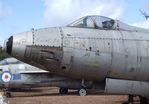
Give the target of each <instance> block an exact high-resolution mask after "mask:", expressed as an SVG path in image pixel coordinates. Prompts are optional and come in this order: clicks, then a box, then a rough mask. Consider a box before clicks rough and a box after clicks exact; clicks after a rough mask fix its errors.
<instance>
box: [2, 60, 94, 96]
mask: <svg viewBox="0 0 149 104" xmlns="http://www.w3.org/2000/svg"><path fill="white" fill-rule="evenodd" d="M9 74H10V76H8V75H9ZM9 77H10V79H9ZM8 79H9V80H8ZM72 82H73V83H72ZM94 85H95V84H94ZM52 86H53V87H60V88H65V89H66V90H68V89H74V90H76V89H80V88H81V81H80V80H75V79H70V78H66V77H62V76H57V75H54V74H52V73H50V72H48V71H44V70H42V69H39V68H36V67H33V66H31V65H28V64H25V63H23V62H20V61H18V60H17V59H14V58H6V59H4V60H2V61H0V88H1V89H8V90H10V91H11V89H23V88H35V87H52ZM85 86H86V88H87V89H89V88H92V87H93V84H92V83H91V82H89V81H88V82H86V83H85ZM60 93H61V92H60ZM61 94H62V93H61ZM65 94H66V93H65Z"/></svg>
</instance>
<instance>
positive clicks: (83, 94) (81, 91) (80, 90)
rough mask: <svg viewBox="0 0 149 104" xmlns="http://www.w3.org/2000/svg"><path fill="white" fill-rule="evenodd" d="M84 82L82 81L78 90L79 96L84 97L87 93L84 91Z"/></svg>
mask: <svg viewBox="0 0 149 104" xmlns="http://www.w3.org/2000/svg"><path fill="white" fill-rule="evenodd" d="M84 82H85V81H84V79H82V83H81V85H82V88H81V89H79V90H78V93H79V95H80V96H86V95H87V91H86V89H85V83H84Z"/></svg>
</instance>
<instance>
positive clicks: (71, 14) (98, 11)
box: [43, 0, 124, 26]
mask: <svg viewBox="0 0 149 104" xmlns="http://www.w3.org/2000/svg"><path fill="white" fill-rule="evenodd" d="M43 1H44V5H45V11H44V21H45V23H46V24H47V25H48V26H59V25H67V24H68V23H70V22H72V21H74V20H76V19H77V18H80V17H82V16H86V15H104V16H108V17H112V18H116V19H118V18H120V17H121V16H122V14H123V11H124V2H123V0H119V1H117V0H43Z"/></svg>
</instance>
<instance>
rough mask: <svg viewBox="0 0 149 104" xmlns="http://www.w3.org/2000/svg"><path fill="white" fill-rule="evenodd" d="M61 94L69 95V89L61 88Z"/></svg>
mask: <svg viewBox="0 0 149 104" xmlns="http://www.w3.org/2000/svg"><path fill="white" fill-rule="evenodd" d="M59 93H60V94H62V95H64V94H68V89H67V88H60V89H59Z"/></svg>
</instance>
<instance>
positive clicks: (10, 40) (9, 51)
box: [6, 36, 13, 54]
mask: <svg viewBox="0 0 149 104" xmlns="http://www.w3.org/2000/svg"><path fill="white" fill-rule="evenodd" d="M12 45H13V36H11V37H10V38H9V39H8V41H7V43H6V47H7V48H6V52H7V53H8V54H11V52H12Z"/></svg>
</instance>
